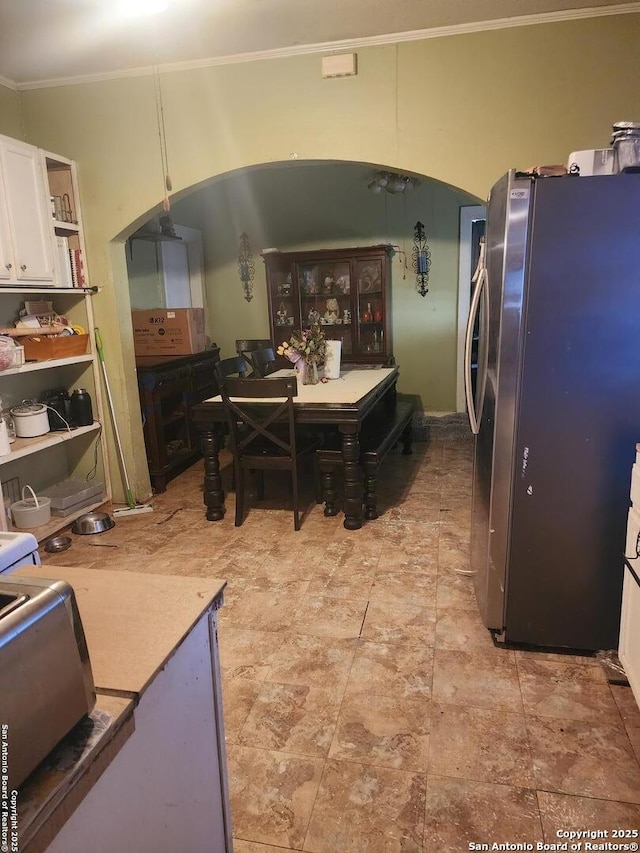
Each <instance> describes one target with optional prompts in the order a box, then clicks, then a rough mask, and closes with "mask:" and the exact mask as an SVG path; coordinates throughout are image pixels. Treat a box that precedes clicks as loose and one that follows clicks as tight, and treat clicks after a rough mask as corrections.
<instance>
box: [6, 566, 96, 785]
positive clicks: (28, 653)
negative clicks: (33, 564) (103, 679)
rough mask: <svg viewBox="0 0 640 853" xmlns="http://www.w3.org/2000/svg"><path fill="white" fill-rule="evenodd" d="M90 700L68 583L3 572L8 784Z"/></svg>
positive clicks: (53, 741) (79, 628)
mask: <svg viewBox="0 0 640 853" xmlns="http://www.w3.org/2000/svg"><path fill="white" fill-rule="evenodd" d="M94 704H95V691H94V684H93V674H92V672H91V664H90V661H89V653H88V650H87V644H86V640H85V636H84V631H83V628H82V622H81V621H80V614H79V612H78V608H77V604H76V600H75V594H74V592H73V589H72V588H71V586H69V584H67V583H65V582H64V581H53V580H45V579H42V578H26V577H19V578H17V577H15V575H10V576H6V575H5V576H1V575H0V725H1V726H2V729H1V732H2V744H0V745H1V747H2V774H3V776H7V777H8V785H9V790H13V789H15V788H17V787H18V786H19V785H20V784H21V783H22V782H23V781H24V780H25V779H26V777H27V776H28V775H29V774H30V773H31V772H32V770H34V769H35V768H36V767H37V765H38V764H39V763H40V762H41V761H42V759H43V758H45V756H47V755H48V754H49V752H51V750H52V749H53V748H54V746H56V744H57V743H58V742H59V741H60V740H61V739H62V738H63V737H64V736H65V735H66V734H67V733H68V732H69V731H70V730H71V729H72V728H73V727H74V726H75V725H76V723H78V722H79V721H80V720H81V719H82V718H83V717H84V716H85V715H86V714H88V713H89V712H90V711H91V710H92V709H93V706H94ZM4 781H5V780H4V779H3V784H4Z"/></svg>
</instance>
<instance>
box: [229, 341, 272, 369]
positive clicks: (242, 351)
mask: <svg viewBox="0 0 640 853" xmlns="http://www.w3.org/2000/svg"><path fill="white" fill-rule="evenodd" d="M268 347H271V348H273V343H272V342H271V341H270V340H269V338H237V339H236V352H237V353H238V355H239V356H240V358H242V359H243V360H244V362H245V364H246V365H247V366H248V367H250V368H251V371H252V375H253V374H254V373H255V374H256V375H257V376H258V377H261V376H263V375H264V374H263V373H260V372H259V370H258V369H257V367H256V363H255V360H254V357H253V354H254V353H255V352H256V350H260V349H265V348H268ZM274 358H275V357H274Z"/></svg>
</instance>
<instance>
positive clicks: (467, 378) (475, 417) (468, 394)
mask: <svg viewBox="0 0 640 853" xmlns="http://www.w3.org/2000/svg"><path fill="white" fill-rule="evenodd" d="M478 263H479V264H480V262H478ZM476 273H478V275H477V281H476V286H475V289H474V291H473V297H472V299H471V307H470V309H469V319H468V320H467V331H466V334H465V338H464V395H465V398H466V401H467V414H468V415H469V425H470V426H471V432H472V433H473V434H474V435H477V434H478V431H479V429H480V421H479V415H480V412H476V409H475V402H474V399H473V388H472V384H471V350H472V346H473V330H474V328H475V323H476V317H477V316H478V309H479V307H480V298H481V296H482V291H483V289H484V286H485V282H486V278H487V270H486V268H485V267H484V266H483V267H481V268H480V270H479V271H478V270H476ZM474 278H476V276H474ZM482 396H483V397H484V381H483V389H482ZM480 411H481V410H480Z"/></svg>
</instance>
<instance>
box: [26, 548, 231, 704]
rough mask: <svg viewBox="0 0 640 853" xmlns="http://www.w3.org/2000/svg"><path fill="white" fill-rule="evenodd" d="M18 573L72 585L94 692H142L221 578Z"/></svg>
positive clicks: (58, 569)
mask: <svg viewBox="0 0 640 853" xmlns="http://www.w3.org/2000/svg"><path fill="white" fill-rule="evenodd" d="M15 574H16V575H17V576H23V577H37V578H49V579H51V580H62V581H66V582H67V583H68V584H70V585H71V586H72V587H73V590H74V592H75V595H76V601H77V604H78V610H79V611H80V618H81V619H82V625H83V628H84V632H85V636H86V638H87V646H88V649H89V657H90V659H91V669H92V671H93V680H94V683H95V685H96V689H97V690H106V691H109V692H110V693H113V692H119V693H122V694H125V695H130V694H138V695H139V694H141V693H143V692H144V690H145V689H146V687H147V686H148V684H149V683H150V682H151V680H152V679H153V677H154V676H155V674H156V673H157V672H158V671H159V670H160V669H161V668H162V667H163V666H164V664H165V662H166V660H167V658H168V657H169V656H170V655H171V654H172V653H173V651H174V649H175V648H176V647H177V646H179V645H180V643H181V642H182V640H183V639H184V638H185V637H186V636H187V634H188V633H189V631H190V630H191V629H192V628H193V626H194V625H195V623H196V622H197V621H198V619H199V618H200V616H202V614H203V613H204V612H205V610H207V608H209V607H210V606H211V604H212V603H213V602H214V601H217V600H219V599H220V601H221V595H222V590H223V589H224V586H225V583H226V582H225V581H223V580H218V579H211V578H186V577H174V576H166V575H152V574H140V573H137V572H110V571H102V570H99V569H81V568H71V567H67V566H52V565H46V566H22V567H21V568H19V569H17V570H16V572H15Z"/></svg>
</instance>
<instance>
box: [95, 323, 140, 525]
mask: <svg viewBox="0 0 640 853" xmlns="http://www.w3.org/2000/svg"><path fill="white" fill-rule="evenodd" d="M94 331H95V336H96V347H97V349H98V357H99V358H100V364H101V365H102V377H103V379H104V387H105V388H106V389H107V399H108V400H109V412H110V413H111V423H112V424H113V431H114V433H115V437H116V447H117V448H118V455H119V457H120V467H121V468H122V474H123V476H124V485H125V492H126V496H127V504H128V505H129V507H130V508H133V507H135V505H136V502H135V500H134V498H133V492H132V491H131V483H130V482H129V475H128V474H127V466H126V464H125V461H124V453H123V450H122V442H121V440H120V431H119V430H118V422H117V421H116V412H115V409H114V407H113V397H112V396H111V388H110V387H109V377H108V375H107V365H106V364H105V360H104V347H103V343H102V338H101V336H100V329H99V328H98V327H97V326H96V328H95V329H94Z"/></svg>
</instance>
